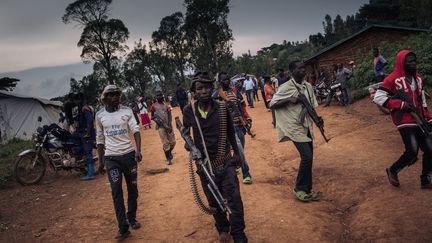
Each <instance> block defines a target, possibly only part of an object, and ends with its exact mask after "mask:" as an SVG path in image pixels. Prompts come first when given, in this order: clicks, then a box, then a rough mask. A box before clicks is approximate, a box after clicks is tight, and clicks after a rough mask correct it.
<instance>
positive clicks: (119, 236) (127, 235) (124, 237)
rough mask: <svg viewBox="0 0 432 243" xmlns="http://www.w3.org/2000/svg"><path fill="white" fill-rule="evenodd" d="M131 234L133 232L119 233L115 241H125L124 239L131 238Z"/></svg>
mask: <svg viewBox="0 0 432 243" xmlns="http://www.w3.org/2000/svg"><path fill="white" fill-rule="evenodd" d="M130 233H131V232H130V231H129V230H128V231H126V232H124V233H121V232H119V233H118V234H117V235H116V237H115V239H116V240H119V241H121V240H124V239H126V238H127V237H129V235H130Z"/></svg>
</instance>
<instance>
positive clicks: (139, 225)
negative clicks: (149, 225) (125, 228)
mask: <svg viewBox="0 0 432 243" xmlns="http://www.w3.org/2000/svg"><path fill="white" fill-rule="evenodd" d="M130 226H131V228H132V229H134V230H136V229H139V228H141V224H140V223H139V222H138V221H136V220H135V222H133V223H131V224H130Z"/></svg>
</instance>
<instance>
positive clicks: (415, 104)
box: [374, 50, 432, 189]
mask: <svg viewBox="0 0 432 243" xmlns="http://www.w3.org/2000/svg"><path fill="white" fill-rule="evenodd" d="M374 102H375V103H377V104H378V105H381V106H383V107H385V108H388V109H390V110H391V116H392V120H393V123H394V124H395V125H396V126H397V128H398V130H399V133H400V134H401V137H402V141H403V143H404V145H405V152H404V153H403V154H402V155H401V156H400V158H399V159H398V160H397V161H396V162H395V163H393V165H392V166H391V167H390V168H387V169H386V172H387V177H388V180H389V182H390V184H391V185H393V186H395V187H399V186H400V183H399V179H398V173H399V172H400V171H401V170H402V169H403V168H405V167H406V166H410V165H412V164H414V163H415V162H416V161H417V154H418V150H419V148H420V149H421V150H423V170H422V174H421V176H420V184H421V188H422V189H432V183H431V179H430V175H431V172H432V160H431V158H432V157H431V156H432V137H431V135H432V134H431V131H432V129H431V125H430V122H431V121H432V120H431V117H430V115H429V111H428V110H427V104H426V97H425V91H424V90H423V80H422V78H421V77H420V74H419V73H418V72H417V58H416V55H415V53H414V52H412V51H409V50H402V51H400V52H399V53H398V54H397V55H396V65H395V69H394V70H393V72H392V73H391V74H390V75H389V76H388V77H386V78H385V79H384V81H383V83H382V84H381V86H380V87H379V89H378V90H377V92H376V93H375V97H374Z"/></svg>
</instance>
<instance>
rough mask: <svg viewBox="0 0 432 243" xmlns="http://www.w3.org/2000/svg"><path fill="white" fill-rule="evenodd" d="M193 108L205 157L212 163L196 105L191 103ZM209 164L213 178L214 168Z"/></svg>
mask: <svg viewBox="0 0 432 243" xmlns="http://www.w3.org/2000/svg"><path fill="white" fill-rule="evenodd" d="M191 107H192V113H193V116H194V118H195V122H196V124H197V126H198V131H199V133H200V137H201V141H202V144H203V147H204V154H205V156H206V160H207V161H210V156H209V155H208V152H207V146H206V143H205V140H204V135H203V133H202V129H201V124H200V122H199V120H198V117H197V116H196V112H195V103H193V102H191ZM207 164H208V167H209V170H210V174H211V175H212V176H214V173H213V168H212V166H211V165H210V164H209V163H207Z"/></svg>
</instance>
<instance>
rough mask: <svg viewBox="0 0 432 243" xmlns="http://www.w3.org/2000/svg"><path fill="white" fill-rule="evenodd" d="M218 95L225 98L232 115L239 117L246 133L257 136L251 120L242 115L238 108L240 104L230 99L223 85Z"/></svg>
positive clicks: (252, 136)
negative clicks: (252, 128)
mask: <svg viewBox="0 0 432 243" xmlns="http://www.w3.org/2000/svg"><path fill="white" fill-rule="evenodd" d="M218 95H219V97H221V98H222V100H224V101H225V102H226V104H227V108H228V110H229V112H230V114H231V116H232V117H233V118H238V119H239V121H240V123H241V124H242V126H243V128H244V129H245V130H246V133H247V134H249V136H251V138H254V137H255V136H256V134H255V133H253V132H252V130H251V124H250V123H249V122H247V121H246V119H245V118H244V117H243V116H242V114H241V112H240V109H239V108H238V105H237V104H236V103H235V102H233V101H231V100H229V99H228V97H227V96H226V94H225V92H224V91H223V89H222V87H219V88H218Z"/></svg>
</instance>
